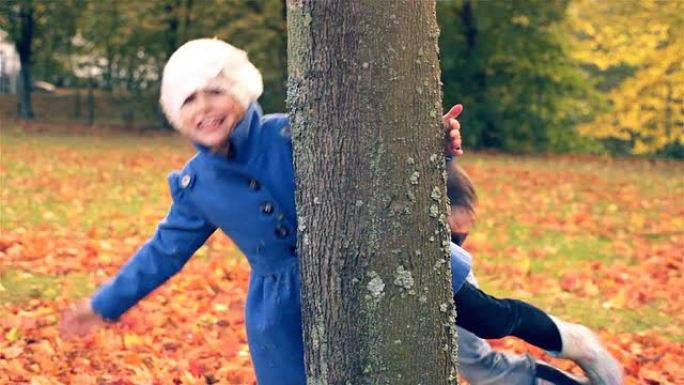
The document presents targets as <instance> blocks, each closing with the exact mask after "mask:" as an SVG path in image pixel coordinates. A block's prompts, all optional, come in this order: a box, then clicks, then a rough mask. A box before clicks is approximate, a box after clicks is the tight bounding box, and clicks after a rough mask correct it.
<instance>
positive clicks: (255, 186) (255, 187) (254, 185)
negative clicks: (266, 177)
mask: <svg viewBox="0 0 684 385" xmlns="http://www.w3.org/2000/svg"><path fill="white" fill-rule="evenodd" d="M249 189H250V190H252V191H259V190H260V189H261V183H259V181H258V180H256V179H250V180H249Z"/></svg>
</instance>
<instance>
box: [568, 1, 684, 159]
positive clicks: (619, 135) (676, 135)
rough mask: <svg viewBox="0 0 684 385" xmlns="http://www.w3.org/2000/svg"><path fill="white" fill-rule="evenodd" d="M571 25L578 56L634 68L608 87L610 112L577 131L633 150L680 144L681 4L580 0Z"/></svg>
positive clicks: (683, 86)
mask: <svg viewBox="0 0 684 385" xmlns="http://www.w3.org/2000/svg"><path fill="white" fill-rule="evenodd" d="M569 23H570V28H571V29H572V30H573V32H574V35H575V37H576V38H575V40H574V44H573V48H574V49H573V53H574V55H575V58H576V59H578V60H580V61H581V62H584V63H587V64H593V65H595V66H596V67H597V68H599V69H601V70H607V69H610V68H612V67H617V66H624V65H627V66H630V67H632V68H634V74H633V75H632V76H630V77H628V78H627V79H625V80H624V81H622V82H621V83H620V84H619V85H618V86H617V87H615V88H613V89H612V90H611V91H610V94H609V98H610V104H611V108H610V111H609V112H607V113H605V114H603V115H601V116H598V117H597V118H596V120H595V121H593V122H591V123H588V124H584V125H582V126H580V132H582V133H583V134H586V135H589V136H593V137H598V138H608V137H611V138H616V139H622V140H625V141H631V142H632V143H633V147H632V152H633V153H635V154H643V153H650V152H653V151H656V150H658V149H661V148H663V147H665V146H666V145H668V144H670V143H674V142H677V141H679V142H680V143H681V144H684V28H683V26H684V2H681V1H656V0H643V1H638V2H637V1H598V0H578V1H575V2H574V3H573V5H572V6H571V7H570V11H569Z"/></svg>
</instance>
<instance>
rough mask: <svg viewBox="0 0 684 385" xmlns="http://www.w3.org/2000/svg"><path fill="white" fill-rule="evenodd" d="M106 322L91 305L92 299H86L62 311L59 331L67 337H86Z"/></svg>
mask: <svg viewBox="0 0 684 385" xmlns="http://www.w3.org/2000/svg"><path fill="white" fill-rule="evenodd" d="M104 324H105V320H104V319H102V317H100V315H99V314H97V313H95V311H94V310H93V308H92V307H91V306H90V300H85V301H81V302H79V303H77V304H75V305H73V306H72V307H70V308H68V309H66V310H64V311H63V312H62V320H61V322H60V323H59V331H60V334H61V335H62V337H65V338H73V337H84V336H86V335H88V334H89V333H90V332H91V331H93V330H95V329H97V328H100V327H102V326H103V325H104Z"/></svg>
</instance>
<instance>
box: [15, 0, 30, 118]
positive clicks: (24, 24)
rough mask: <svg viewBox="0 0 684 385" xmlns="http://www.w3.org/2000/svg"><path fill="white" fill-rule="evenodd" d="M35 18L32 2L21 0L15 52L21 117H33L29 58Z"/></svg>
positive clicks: (18, 107) (18, 104) (18, 108)
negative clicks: (17, 64)
mask: <svg viewBox="0 0 684 385" xmlns="http://www.w3.org/2000/svg"><path fill="white" fill-rule="evenodd" d="M34 26H35V20H34V15H33V3H32V2H31V1H29V0H26V1H22V2H21V5H20V8H19V28H18V30H19V36H18V38H17V40H16V44H15V46H16V48H17V53H18V54H19V62H20V63H21V70H20V71H19V87H18V90H17V91H18V94H19V95H18V103H17V110H18V113H19V117H20V118H21V119H25V120H28V119H33V106H32V103H31V91H32V90H31V87H32V83H33V82H32V81H31V59H32V49H33V48H32V44H33V32H34Z"/></svg>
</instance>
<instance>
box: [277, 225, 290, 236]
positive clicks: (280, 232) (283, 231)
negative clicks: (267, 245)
mask: <svg viewBox="0 0 684 385" xmlns="http://www.w3.org/2000/svg"><path fill="white" fill-rule="evenodd" d="M289 233H290V231H289V230H288V229H287V227H285V226H283V225H278V227H276V229H275V235H276V237H278V238H285V237H287V235H288V234H289Z"/></svg>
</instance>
